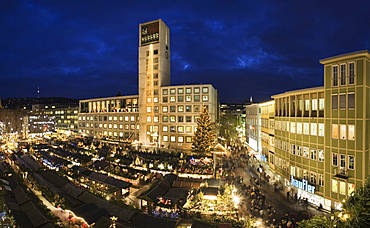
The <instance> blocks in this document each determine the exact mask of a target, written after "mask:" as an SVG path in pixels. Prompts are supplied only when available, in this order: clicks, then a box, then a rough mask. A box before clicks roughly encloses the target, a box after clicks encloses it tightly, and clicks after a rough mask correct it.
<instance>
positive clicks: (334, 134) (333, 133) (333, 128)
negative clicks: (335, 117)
mask: <svg viewBox="0 0 370 228" xmlns="http://www.w3.org/2000/svg"><path fill="white" fill-rule="evenodd" d="M338 133H339V132H338V124H332V125H331V137H332V138H333V139H337V138H338Z"/></svg>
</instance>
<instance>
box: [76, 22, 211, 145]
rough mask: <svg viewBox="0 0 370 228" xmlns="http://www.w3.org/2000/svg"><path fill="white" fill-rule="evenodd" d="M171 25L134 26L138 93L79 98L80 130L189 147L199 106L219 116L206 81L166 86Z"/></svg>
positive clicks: (89, 133)
mask: <svg viewBox="0 0 370 228" xmlns="http://www.w3.org/2000/svg"><path fill="white" fill-rule="evenodd" d="M170 56H171V49H170V29H169V28H168V27H167V25H166V24H165V23H164V22H163V21H162V20H161V19H159V20H155V21H150V22H147V23H143V24H140V25H139V66H138V70H139V72H138V75H139V91H138V92H139V95H134V96H116V97H107V98H95V99H88V100H81V101H80V113H79V132H80V133H85V134H88V135H94V136H95V137H97V138H109V139H113V140H121V141H129V142H133V141H136V142H137V143H140V144H142V145H143V146H152V147H165V148H173V149H190V148H191V142H192V137H193V134H194V132H195V129H196V126H197V123H196V122H197V118H198V116H199V114H200V112H201V111H202V106H206V107H208V112H209V114H210V117H211V120H212V121H215V120H216V119H217V117H218V93H217V90H216V89H215V88H214V87H213V86H212V85H211V84H199V85H181V86H177V85H172V86H171V85H170V78H171V77H170Z"/></svg>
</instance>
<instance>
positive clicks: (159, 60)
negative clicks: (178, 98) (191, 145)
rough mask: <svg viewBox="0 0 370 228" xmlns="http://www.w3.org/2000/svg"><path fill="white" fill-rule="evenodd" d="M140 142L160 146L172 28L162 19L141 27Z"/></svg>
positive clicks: (168, 80)
mask: <svg viewBox="0 0 370 228" xmlns="http://www.w3.org/2000/svg"><path fill="white" fill-rule="evenodd" d="M138 65H139V110H140V111H139V125H140V129H139V139H140V141H141V142H142V143H143V144H146V145H149V144H151V145H153V146H155V145H159V141H158V139H159V122H160V120H159V118H160V116H159V112H160V110H159V103H160V102H161V100H160V88H161V87H162V86H168V85H170V29H169V28H168V27H167V25H166V24H165V23H164V22H163V20H162V19H158V20H154V21H150V22H146V23H142V24H140V25H139V64H138Z"/></svg>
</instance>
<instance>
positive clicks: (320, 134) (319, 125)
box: [318, 123, 324, 136]
mask: <svg viewBox="0 0 370 228" xmlns="http://www.w3.org/2000/svg"><path fill="white" fill-rule="evenodd" d="M318 127H319V128H318V135H319V136H324V124H323V123H319V124H318Z"/></svg>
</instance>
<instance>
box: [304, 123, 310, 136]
mask: <svg viewBox="0 0 370 228" xmlns="http://www.w3.org/2000/svg"><path fill="white" fill-rule="evenodd" d="M309 130H310V125H309V123H303V134H305V135H308V134H309Z"/></svg>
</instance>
